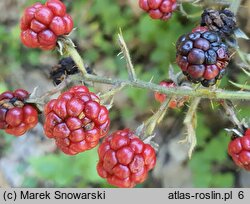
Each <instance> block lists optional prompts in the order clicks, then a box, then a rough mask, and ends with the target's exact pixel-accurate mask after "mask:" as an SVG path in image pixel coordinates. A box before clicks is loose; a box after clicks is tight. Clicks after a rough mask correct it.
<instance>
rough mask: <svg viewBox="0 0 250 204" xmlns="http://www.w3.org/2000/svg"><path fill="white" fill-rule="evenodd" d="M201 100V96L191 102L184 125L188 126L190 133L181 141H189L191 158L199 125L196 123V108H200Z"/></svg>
mask: <svg viewBox="0 0 250 204" xmlns="http://www.w3.org/2000/svg"><path fill="white" fill-rule="evenodd" d="M200 101H201V98H193V101H192V102H191V104H190V106H189V109H188V112H187V114H186V117H185V119H184V125H185V126H186V128H187V134H188V135H187V137H186V138H185V139H184V140H181V141H180V143H186V142H188V143H189V144H190V147H189V151H188V156H189V158H191V156H192V153H193V150H194V148H195V146H196V143H197V139H196V134H195V129H196V125H197V124H196V123H197V118H196V110H197V108H198V105H199V103H200Z"/></svg>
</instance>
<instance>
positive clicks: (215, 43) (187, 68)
mask: <svg viewBox="0 0 250 204" xmlns="http://www.w3.org/2000/svg"><path fill="white" fill-rule="evenodd" d="M176 45H178V46H176V47H177V55H176V61H177V64H178V66H179V67H180V68H181V70H182V71H183V72H184V73H185V75H187V78H188V79H189V80H190V81H191V82H194V83H197V82H203V81H204V82H203V83H202V85H203V84H204V86H206V87H207V86H210V85H214V84H215V83H216V80H217V79H220V78H221V77H222V76H223V75H221V76H220V77H219V75H220V71H221V70H223V69H225V68H226V66H227V64H228V62H229V52H228V47H227V46H226V45H225V44H224V43H222V40H221V38H220V36H219V35H218V34H217V33H215V32H213V31H208V30H207V29H206V28H204V29H202V27H199V29H194V30H193V32H192V33H188V34H186V35H185V36H182V37H180V38H179V40H178V41H177V43H176ZM213 79H214V80H213Z"/></svg>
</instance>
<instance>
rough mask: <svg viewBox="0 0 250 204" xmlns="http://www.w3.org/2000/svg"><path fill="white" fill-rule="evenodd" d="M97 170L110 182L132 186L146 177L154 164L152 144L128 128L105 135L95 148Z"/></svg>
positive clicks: (118, 185) (115, 184)
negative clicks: (97, 158)
mask: <svg viewBox="0 0 250 204" xmlns="http://www.w3.org/2000/svg"><path fill="white" fill-rule="evenodd" d="M98 155H99V162H98V164H97V172H98V174H99V175H100V176H101V177H102V178H105V179H107V181H108V183H110V184H111V185H114V186H117V187H121V188H132V187H134V186H135V185H137V184H139V183H142V182H144V181H145V180H146V178H147V175H148V171H150V170H151V169H153V168H154V166H155V164H156V153H155V150H154V149H153V147H152V146H151V145H149V144H145V143H144V142H143V141H142V140H141V139H140V138H139V137H137V136H136V135H135V134H134V133H133V132H132V131H131V130H130V129H124V130H118V131H116V132H114V133H113V134H111V135H110V136H108V137H106V138H105V140H104V141H103V143H102V144H101V145H100V146H99V148H98Z"/></svg>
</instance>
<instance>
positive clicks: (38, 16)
mask: <svg viewBox="0 0 250 204" xmlns="http://www.w3.org/2000/svg"><path fill="white" fill-rule="evenodd" d="M20 28H21V41H22V43H23V44H24V45H25V46H27V47H30V48H41V49H43V50H51V49H54V48H55V47H56V41H57V38H58V36H61V35H66V34H69V33H70V32H71V31H72V29H73V20H72V18H71V16H70V15H68V14H67V13H66V7H65V5H64V4H63V3H62V2H61V1H60V0H48V1H47V2H46V3H45V5H43V4H41V3H39V2H38V3H35V4H33V5H32V6H30V7H28V8H26V9H25V11H24V14H23V16H22V18H21V21H20Z"/></svg>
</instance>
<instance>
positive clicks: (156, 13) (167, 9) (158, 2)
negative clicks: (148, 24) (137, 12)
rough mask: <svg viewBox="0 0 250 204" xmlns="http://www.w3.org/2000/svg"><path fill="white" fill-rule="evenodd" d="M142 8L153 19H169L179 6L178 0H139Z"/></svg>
mask: <svg viewBox="0 0 250 204" xmlns="http://www.w3.org/2000/svg"><path fill="white" fill-rule="evenodd" d="M139 6H140V8H141V9H143V10H144V11H146V12H148V13H149V16H150V17H151V18H152V19H161V20H165V21H166V20H168V19H169V18H171V16H172V13H173V11H174V10H175V9H176V7H177V3H176V0H139Z"/></svg>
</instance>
